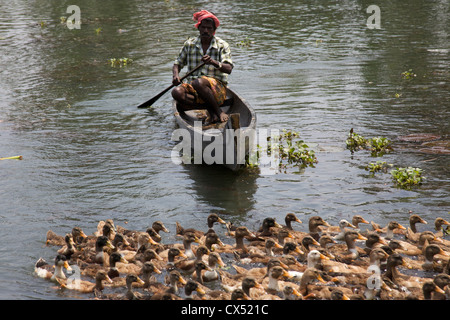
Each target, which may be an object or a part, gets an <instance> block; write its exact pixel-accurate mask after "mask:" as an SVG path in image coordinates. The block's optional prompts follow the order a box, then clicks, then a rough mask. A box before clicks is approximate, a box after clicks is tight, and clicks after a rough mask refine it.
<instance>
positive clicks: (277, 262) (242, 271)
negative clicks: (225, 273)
mask: <svg viewBox="0 0 450 320" xmlns="http://www.w3.org/2000/svg"><path fill="white" fill-rule="evenodd" d="M284 260H285V261H286V260H289V265H287V264H285V263H284V262H282V261H281V259H280V258H271V259H270V260H269V261H268V262H267V265H266V266H265V267H254V268H250V269H246V268H243V267H240V266H237V265H235V264H233V265H232V266H233V268H234V269H235V270H236V272H237V275H239V276H249V277H253V278H255V279H264V278H265V277H267V276H268V275H269V271H270V269H271V268H272V267H274V266H280V267H282V268H284V269H286V270H287V269H289V270H292V269H294V270H295V268H293V267H292V266H293V265H295V266H297V265H300V263H299V262H298V261H297V259H295V258H294V257H293V256H286V257H285V258H284ZM300 266H301V265H300ZM302 270H304V269H302ZM238 278H239V277H238Z"/></svg>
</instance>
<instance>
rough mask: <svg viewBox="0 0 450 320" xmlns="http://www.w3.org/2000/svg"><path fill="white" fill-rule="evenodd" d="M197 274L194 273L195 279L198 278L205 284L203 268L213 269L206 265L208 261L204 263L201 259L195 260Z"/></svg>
mask: <svg viewBox="0 0 450 320" xmlns="http://www.w3.org/2000/svg"><path fill="white" fill-rule="evenodd" d="M194 268H195V275H194V277H193V278H194V279H196V280H197V281H198V282H200V283H201V284H203V275H202V271H203V270H207V271H212V269H211V268H210V267H208V266H207V265H206V263H204V262H203V261H201V260H199V261H196V262H195V267H194Z"/></svg>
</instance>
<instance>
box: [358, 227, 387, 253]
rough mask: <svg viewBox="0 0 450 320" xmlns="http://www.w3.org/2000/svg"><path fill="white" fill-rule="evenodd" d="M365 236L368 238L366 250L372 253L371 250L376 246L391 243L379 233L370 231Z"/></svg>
mask: <svg viewBox="0 0 450 320" xmlns="http://www.w3.org/2000/svg"><path fill="white" fill-rule="evenodd" d="M365 237H366V238H367V240H366V242H365V244H366V248H364V251H365V252H366V253H367V254H370V252H371V251H372V250H373V249H375V248H379V247H382V246H388V245H389V244H388V242H387V241H386V240H385V239H384V238H382V237H381V236H380V235H379V234H377V233H374V232H369V233H367V234H366V236H365Z"/></svg>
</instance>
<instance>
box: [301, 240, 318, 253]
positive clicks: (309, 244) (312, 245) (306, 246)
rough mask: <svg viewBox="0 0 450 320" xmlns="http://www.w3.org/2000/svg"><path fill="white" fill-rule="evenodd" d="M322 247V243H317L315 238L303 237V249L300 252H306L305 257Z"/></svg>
mask: <svg viewBox="0 0 450 320" xmlns="http://www.w3.org/2000/svg"><path fill="white" fill-rule="evenodd" d="M318 247H320V243H319V242H317V241H316V240H315V239H314V238H313V237H311V236H305V237H303V239H302V241H301V247H300V250H301V251H302V252H304V254H305V255H307V254H308V252H310V251H311V250H314V249H317V248H318Z"/></svg>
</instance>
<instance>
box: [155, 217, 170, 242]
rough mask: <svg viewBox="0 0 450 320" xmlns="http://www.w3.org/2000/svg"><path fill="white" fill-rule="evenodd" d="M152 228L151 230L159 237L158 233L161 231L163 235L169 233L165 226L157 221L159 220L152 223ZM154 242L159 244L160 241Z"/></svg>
mask: <svg viewBox="0 0 450 320" xmlns="http://www.w3.org/2000/svg"><path fill="white" fill-rule="evenodd" d="M152 228H153V230H155V232H156V233H157V234H158V235H159V236H161V235H160V232H161V231H162V232H165V233H170V231H169V229H167V228H166V226H165V225H164V223H162V221H159V220H157V221H154V222H153V223H152ZM160 239H161V237H160ZM153 240H155V239H153ZM155 241H156V240H155ZM156 242H161V240H160V241H156Z"/></svg>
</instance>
